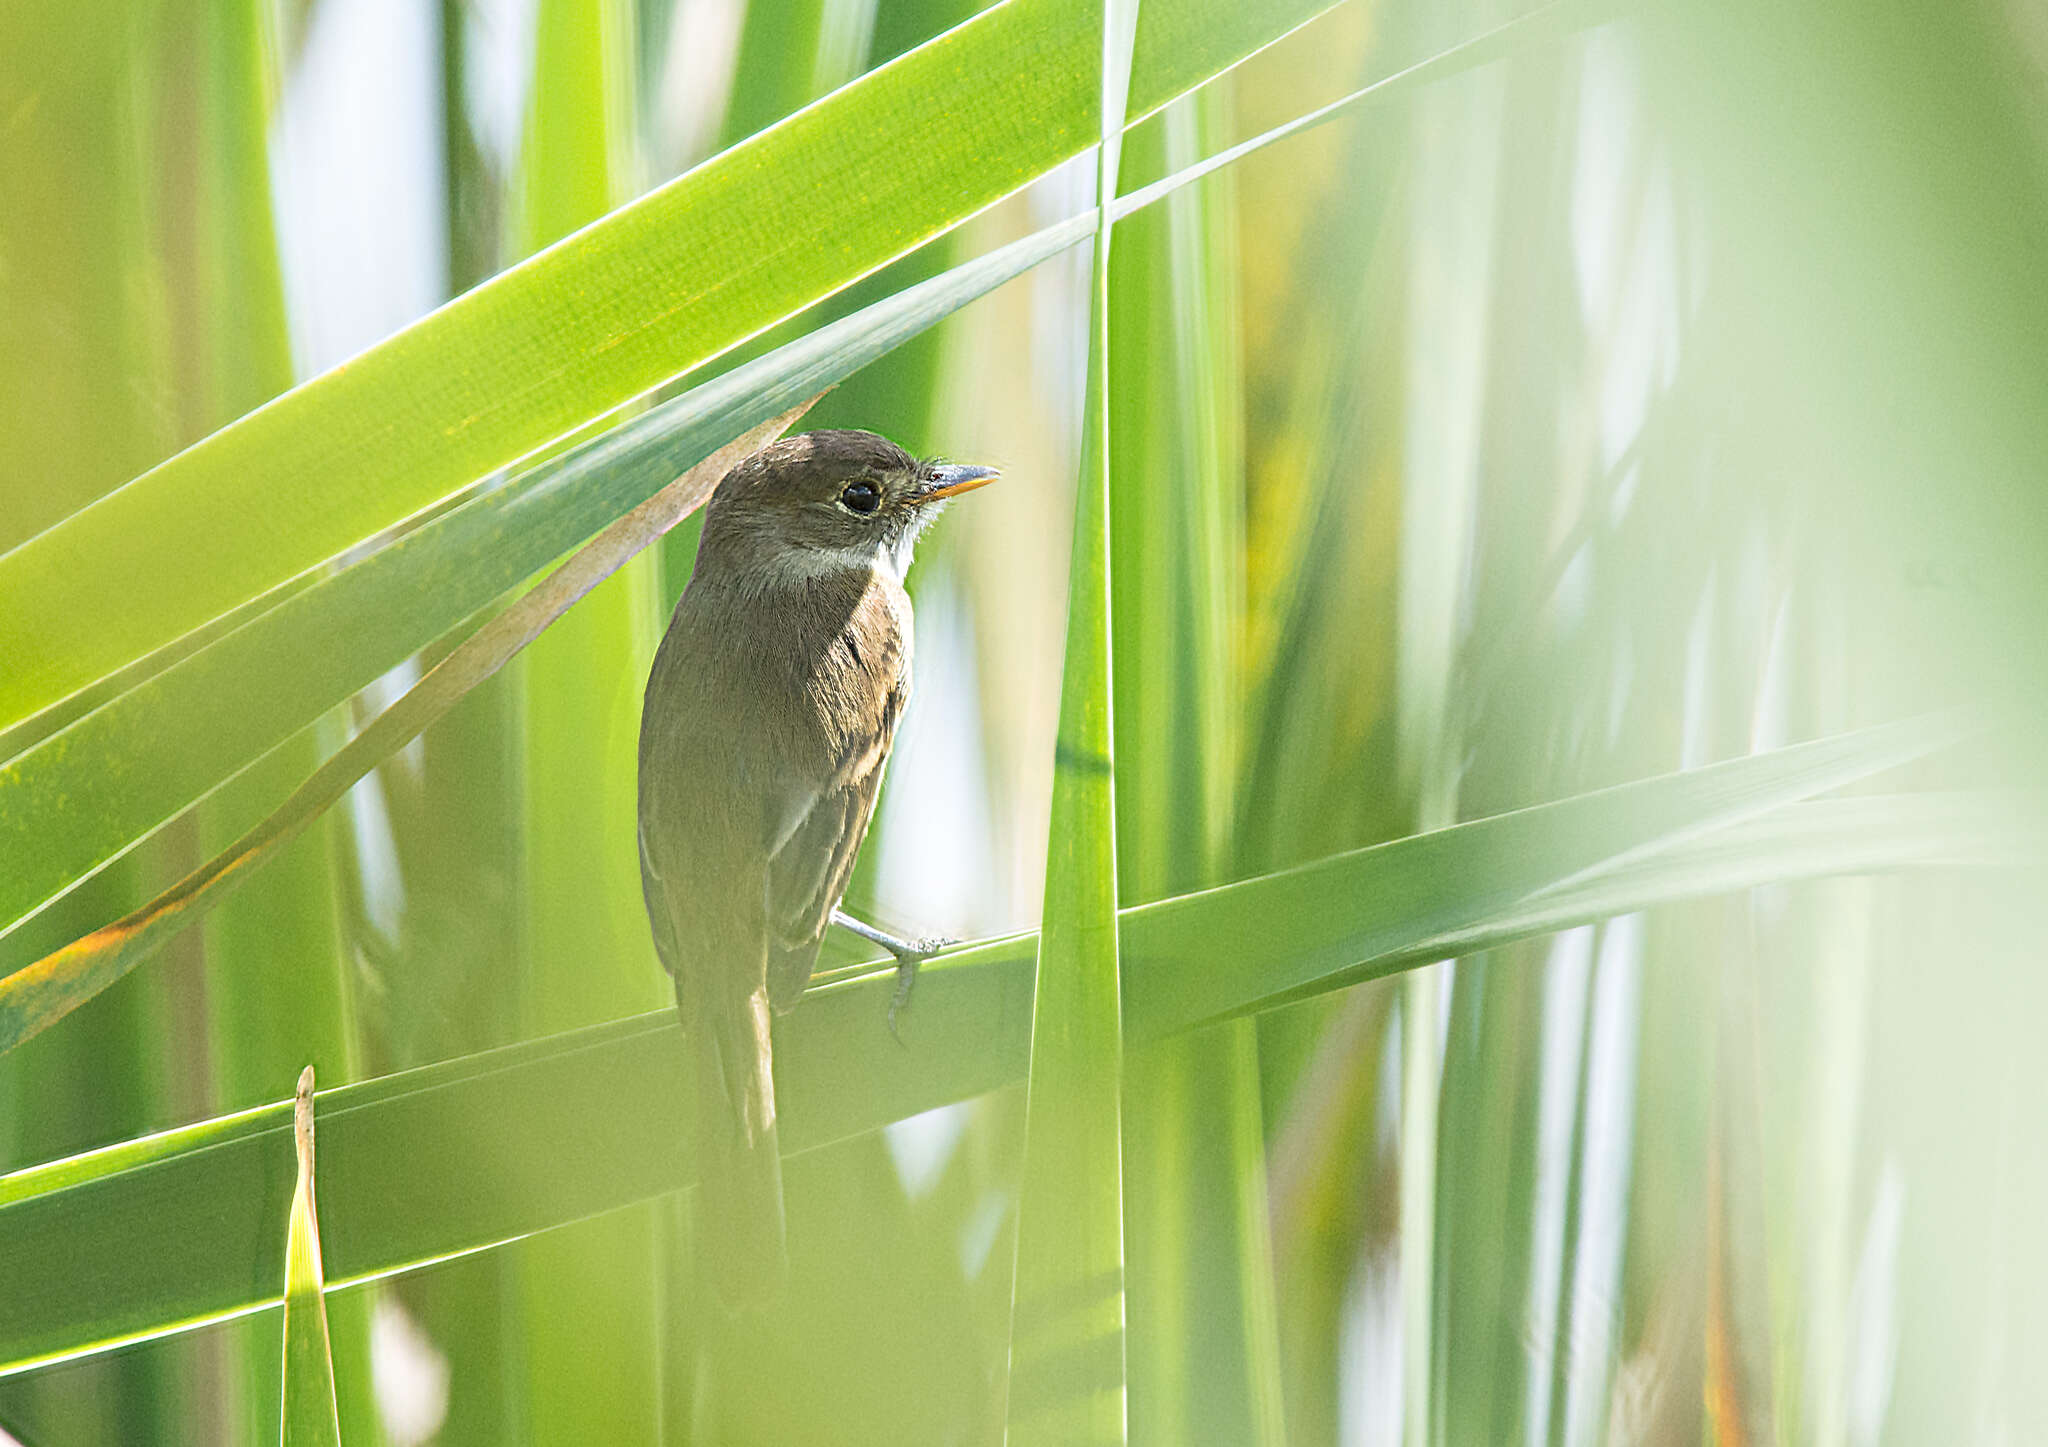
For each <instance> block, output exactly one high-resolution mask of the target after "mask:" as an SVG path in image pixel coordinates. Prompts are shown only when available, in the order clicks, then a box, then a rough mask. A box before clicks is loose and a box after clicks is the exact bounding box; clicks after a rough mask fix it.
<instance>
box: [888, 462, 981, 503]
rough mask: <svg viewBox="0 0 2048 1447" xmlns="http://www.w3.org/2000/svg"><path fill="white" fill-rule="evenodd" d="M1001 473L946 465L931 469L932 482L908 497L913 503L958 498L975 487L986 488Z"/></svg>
mask: <svg viewBox="0 0 2048 1447" xmlns="http://www.w3.org/2000/svg"><path fill="white" fill-rule="evenodd" d="M1001 476H1002V473H1001V472H1000V471H998V470H997V469H996V468H993V467H964V466H961V465H959V464H956V463H950V462H949V463H947V464H946V465H945V466H944V467H934V468H933V469H932V480H931V481H930V482H929V483H928V484H926V485H925V486H923V487H921V488H919V489H918V490H917V491H916V492H914V493H912V494H911V495H910V500H911V501H912V502H914V503H927V502H937V501H938V500H939V499H940V498H945V497H958V496H959V495H960V494H961V493H963V492H972V491H974V489H976V488H977V487H987V486H988V485H989V484H990V483H992V482H994V481H995V480H996V479H997V478H998V477H1001Z"/></svg>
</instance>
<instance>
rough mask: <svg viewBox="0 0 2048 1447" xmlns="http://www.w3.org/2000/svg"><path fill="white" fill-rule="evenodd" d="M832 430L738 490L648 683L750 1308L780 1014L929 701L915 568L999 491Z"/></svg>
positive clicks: (725, 1275) (714, 1207)
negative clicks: (910, 573) (903, 735)
mask: <svg viewBox="0 0 2048 1447" xmlns="http://www.w3.org/2000/svg"><path fill="white" fill-rule="evenodd" d="M992 476H993V473H991V472H989V471H988V470H987V469H982V468H959V467H946V466H942V465H938V464H931V463H920V462H919V461H918V460H917V459H915V458H913V457H911V456H910V455H909V454H908V453H906V452H904V451H903V450H902V449H901V448H899V447H897V446H895V445H894V444H893V443H890V442H887V441H885V440H884V439H882V438H880V437H877V436H875V435H873V434H872V433H867V432H813V433H807V434H804V435H802V436H798V437H790V438H785V439H783V440H782V441H780V442H776V443H772V444H770V445H769V446H767V447H764V448H762V449H761V450H760V451H759V452H756V453H754V454H753V455H752V456H751V457H748V458H747V459H746V460H745V461H743V462H741V463H740V464H739V465H738V466H736V467H735V468H734V469H733V470H732V471H731V472H730V473H728V474H727V475H726V477H725V479H724V480H723V481H722V482H720V483H719V485H718V489H717V491H716V492H715V493H714V494H713V495H712V499H711V504H710V506H709V508H708V509H707V510H706V512H705V517H704V533H703V538H702V541H701V542H700V543H699V545H698V549H697V563H696V569H695V571H694V573H693V574H692V576H691V579H690V585H689V587H688V588H687V589H686V590H685V591H684V593H683V596H682V600H681V601H680V602H679V603H678V604H677V605H676V610H675V614H674V616H673V618H672V619H671V620H670V622H669V626H668V632H667V633H666V635H664V637H663V638H662V641H661V647H660V649H659V651H658V652H657V653H656V655H655V659H654V667H653V670H652V672H651V673H650V674H649V676H648V680H647V696H646V701H645V706H644V709H643V711H642V715H641V723H640V868H641V882H642V885H643V888H644V890H645V893H646V897H647V913H648V917H649V920H650V921H651V923H652V925H653V929H654V939H655V946H656V948H657V950H658V951H659V952H660V955H661V961H662V964H663V966H664V967H665V968H666V969H667V970H668V971H669V973H670V974H671V975H673V976H674V978H675V991H676V1008H677V1010H678V1011H679V1012H680V1013H681V1016H682V1021H683V1029H684V1032H685V1035H686V1037H687V1043H688V1046H689V1048H690V1050H691V1053H692V1056H693V1058H694V1069H695V1078H696V1095H697V1122H696V1137H697V1144H698V1158H699V1169H698V1183H699V1184H698V1199H699V1201H700V1203H701V1205H700V1211H701V1223H702V1224H701V1227H700V1238H701V1239H702V1241H703V1243H704V1259H705V1261H706V1262H707V1264H708V1265H709V1266H710V1267H711V1268H712V1274H713V1276H714V1278H715V1280H716V1282H717V1284H718V1290H719V1294H720V1295H721V1297H723V1298H724V1299H725V1300H726V1301H727V1302H728V1303H730V1304H734V1305H742V1304H751V1303H755V1302H759V1301H762V1300H764V1299H766V1298H768V1297H771V1296H773V1295H774V1293H775V1292H776V1290H777V1289H778V1288H779V1286H780V1283H781V1280H782V1276H783V1271H784V1265H783V1262H784V1256H783V1216H782V1177H781V1161H780V1157H779V1155H778V1152H777V1145H776V1124H775V1083H774V1076H773V1071H772V1061H773V1053H772V1048H771V1042H770V1038H769V1019H770V1015H771V1012H780V1011H786V1010H788V1009H790V1008H791V1007H793V1006H794V1005H795V1004H796V1003H797V1001H798V1000H799V999H800V998H801V997H802V995H803V991H804V986H805V985H806V983H807V982H808V981H809V979H810V975H811V967H812V964H813V963H814V962H815V961H816V959H817V956H818V948H819V945H820V944H821V942H822V941H823V939H824V934H825V929H826V927H827V925H828V924H829V923H830V922H831V918H832V911H833V909H834V908H835V907H836V906H837V905H838V903H839V899H840V896H841V895H842V894H843V893H844V892H845V889H846V881H847V877H848V875H849V874H850V873H851V871H852V868H853V859H854V854H855V851H856V850H857V849H858V848H859V845H860V840H861V837H862V835H863V834H865V833H866V831H867V826H868V819H869V816H870V815H871V814H872V813H873V811H874V804H875V795H876V793H877V791H878V790H879V788H880V786H881V780H882V770H883V766H884V765H885V764H886V763H887V761H888V757H889V747H890V744H891V743H892V742H893V741H894V739H895V733H896V724H897V720H898V719H899V718H900V717H901V716H902V712H903V707H904V704H905V702H906V700H907V698H908V696H909V692H910V666H911V651H912V643H913V638H912V626H911V611H910V599H909V597H908V596H907V595H906V594H905V593H904V591H903V582H902V573H903V567H904V565H905V564H907V563H908V561H909V556H910V550H911V547H912V546H913V545H914V544H915V541H916V538H917V534H918V532H919V531H920V530H921V529H922V527H923V526H924V525H925V524H926V523H927V522H929V521H930V519H931V518H932V516H933V515H934V514H935V513H936V511H937V504H938V503H939V502H941V501H942V500H943V499H944V498H945V497H948V496H951V495H953V494H955V493H958V492H962V491H965V490H966V489H968V488H969V487H973V486H977V485H979V484H980V483H981V482H983V481H986V480H987V479H988V478H990V477H992Z"/></svg>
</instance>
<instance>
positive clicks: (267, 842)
mask: <svg viewBox="0 0 2048 1447" xmlns="http://www.w3.org/2000/svg"><path fill="white" fill-rule="evenodd" d="M809 406H810V403H809V402H808V401H806V402H803V403H799V404H798V405H797V406H796V407H794V408H792V409H790V410H789V411H787V412H785V413H783V414H782V415H781V416H779V417H776V418H773V419H771V420H770V421H768V422H765V423H762V424H760V425H758V426H756V427H755V428H754V429H752V430H751V431H749V432H746V433H743V434H741V435H740V437H739V438H737V439H736V440H735V441H732V442H729V443H727V444H726V445H725V446H724V447H723V448H721V449H720V450H719V451H717V452H714V453H712V454H711V456H710V457H708V458H706V459H705V460H704V461H703V462H700V463H699V464H697V466H696V467H694V468H692V469H691V470H690V471H689V472H687V473H685V474H684V475H683V476H682V477H681V478H679V479H678V480H677V481H676V482H674V483H673V484H671V485H670V486H669V487H668V488H667V489H665V490H663V491H662V492H661V493H658V494H657V495H656V496H655V497H653V498H651V499H649V500H648V501H647V502H645V503H642V504H641V505H640V506H639V507H638V508H636V509H634V511H632V512H630V513H628V514H627V515H626V516H625V517H623V518H621V519H619V520H618V521H617V522H616V523H614V524H612V526H611V527H610V528H608V529H606V530H605V532H604V533H602V534H600V535H599V537H598V538H597V539H596V540H595V541H593V542H592V543H591V544H589V546H587V547H585V548H584V549H583V550H582V551H581V552H579V553H578V554H577V555H576V556H575V557H574V558H572V559H570V560H569V562H567V563H565V564H564V565H563V566H562V567H561V569H559V570H558V571H557V572H556V573H554V574H553V575H552V576H551V577H550V578H549V579H548V581H547V582H546V583H545V584H543V585H542V586H541V587H539V588H536V589H535V590H534V591H533V592H531V593H528V594H526V595H525V596H524V597H523V598H521V599H520V600H519V601H518V602H517V603H515V604H514V605H513V606H512V607H510V608H508V609H506V610H505V612H503V613H501V614H499V615H498V616H497V617H495V618H493V619H492V620H491V621H490V622H489V623H488V624H486V625H485V626H484V627H483V628H480V629H479V630H477V632H476V633H474V634H472V635H471V636H470V637H469V638H468V639H466V640H464V642H463V644H462V646H461V647H459V648H457V649H456V650H455V651H454V652H453V653H451V654H449V655H448V657H446V658H444V659H442V660H441V662H440V663H438V664H436V665H435V666H434V668H433V670H432V671H431V672H429V673H428V674H427V676H426V677H424V678H422V679H421V680H420V682H419V683H418V684H417V685H416V686H415V687H414V688H413V689H412V690H411V691H410V692H409V693H407V694H406V695H405V696H404V697H403V698H401V699H400V700H399V701H398V702H397V703H395V704H393V705H392V706H391V707H390V708H388V709H386V710H385V711H384V712H383V713H381V714H379V715H378V716H377V719H376V721H375V722H374V723H372V724H371V725H370V727H369V728H366V729H365V730H363V732H361V733H359V734H357V735H356V736H355V738H353V739H351V740H349V742H348V744H347V745H346V746H345V747H344V748H343V749H342V750H341V751H340V752H339V753H337V754H335V755H334V756H333V757H332V758H330V759H328V760H327V762H326V763H324V764H322V765H321V766H320V768H319V770H318V771H317V772H315V773H314V775H313V776H312V777H311V778H310V779H308V780H306V782H305V783H303V784H301V785H300V786H299V788H298V789H297V790H296V791H295V792H294V793H293V794H292V796H291V798H290V799H288V800H286V801H285V803H284V804H283V806H281V807H280V808H279V809H278V810H277V812H275V813H273V814H271V815H270V816H269V817H268V818H266V819H265V820H263V822H262V823H260V824H258V825H257V826H256V827H255V828H254V829H252V830H250V831H249V832H248V833H247V834H244V835H243V836H242V837H241V838H240V839H239V840H237V841H236V842H235V844H234V845H233V846H232V847H231V848H230V849H229V850H228V851H227V852H225V853H223V854H220V855H218V856H216V857H215V858H214V859H213V860H211V861H210V862H208V863H207V864H205V865H203V866H202V867H201V868H199V869H198V870H196V871H194V872H193V873H192V874H189V875H187V876H186V877H185V878H184V879H182V880H180V881H178V883H176V884H174V885H172V886H171V888H170V889H168V890H166V891H165V892H164V893H163V894H160V895H158V896H157V897H156V898H155V899H153V900H151V901H150V902H149V903H148V904H145V905H143V906H141V907H140V908H139V909H136V910H134V911H131V912H130V913H129V914H127V915H124V916H123V917H122V918H121V919H119V920H116V921H115V922H114V923H113V924H110V925H107V926H104V927H103V928H101V929H98V930H95V931H94V932H93V933H92V934H89V935H87V936H85V937H84V938H83V939H80V940H77V941H74V942H73V943H72V944H70V945H67V946H65V947H64V948H63V949H61V950H58V951H56V952H55V953H53V954H50V955H46V956H44V957H43V958H42V959H40V960H38V961H37V962H36V963H34V964H32V965H29V966H27V967H26V968H24V969H20V970H17V971H15V972H14V973H13V974H11V975H8V976H7V977H6V978H5V979H0V1051H4V1050H9V1049H12V1048H13V1047H14V1046H15V1045H18V1044H20V1043H21V1041H23V1040H25V1039H27V1038H29V1037H30V1036H32V1035H35V1034H37V1033H39V1032H40V1031H42V1030H45V1029H47V1028H48V1027H49V1026H50V1025H52V1024H54V1023H55V1022H56V1021H58V1020H60V1019H62V1018H63V1017H64V1016H65V1015H66V1014H68V1013H69V1012H70V1011H72V1010H74V1009H76V1008H77V1007H78V1006H79V1005H81V1004H83V1003H84V1002H85V1001H86V1000H89V999H91V998H92V997H93V996H94V995H95V994H97V993H99V992H100V991H101V990H103V989H105V988H106V987H107V986H108V985H110V984H112V983H113V982H114V981H115V980H117V979H119V978H120V977H121V976H122V975H124V974H126V973H127V972H128V971H129V970H131V969H133V968H134V967H135V966H136V965H137V964H139V963H141V961H142V960H143V959H144V958H145V957H146V956H147V955H148V954H149V953H150V952H151V951H152V950H154V949H155V948H157V947H158V946H159V945H160V944H162V943H163V941H164V940H165V939H167V938H169V937H170V936H171V935H172V934H174V933H176V932H177V931H178V930H179V929H182V928H183V927H184V926H185V925H187V924H189V923H191V922H192V921H193V920H194V919H196V918H198V917H199V916H200V915H201V914H203V913H204V912H205V911H206V909H208V908H210V907H211V905H212V904H213V903H214V902H215V901H217V900H218V899H219V898H220V897H221V896H222V895H223V894H224V893H225V892H226V891H227V890H230V889H232V888H234V887H235V886H236V885H237V884H239V883H241V881H242V880H243V879H244V878H246V877H247V876H248V875H249V873H250V872H251V871H253V870H254V869H255V868H256V867H257V866H259V865H260V864H261V863H262V862H263V861H264V860H265V859H266V858H268V857H270V856H272V855H274V854H275V853H277V851H279V850H280V849H282V848H283V847H284V846H285V845H287V844H289V843H290V842H291V840H292V839H293V838H295V837H296V836H297V835H298V834H299V832H300V831H301V830H303V829H304V828H305V827H306V826H307V825H308V824H309V823H311V822H312V821H313V820H315V819H317V818H318V817H319V816H320V815H321V813H322V812H323V811H325V810H326V809H327V808H328V807H329V806H330V805H332V804H333V803H334V802H335V801H336V800H337V799H339V798H340V797H341V796H342V794H343V793H345V792H346V791H347V790H348V789H349V787H350V786H352V785H353V784H354V783H355V782H356V781H357V780H358V779H360V778H362V777H363V775H365V774H367V773H368V772H369V771H370V770H371V769H372V768H374V767H375V766H376V765H377V763H378V762H379V761H380V760H382V759H384V758H386V757H388V756H389V755H390V754H391V753H392V752H393V751H395V750H396V749H398V748H399V747H401V746H402V745H404V744H405V743H407V742H408V741H410V740H411V739H412V738H414V737H416V736H417V735H418V733H419V731H420V730H421V729H423V728H425V727H426V726H427V725H428V724H430V723H432V722H433V721H434V720H435V719H437V718H439V717H440V716H441V715H442V714H444V713H446V712H447V711H448V710H449V709H450V708H452V707H453V706H454V705H455V704H456V703H457V702H458V701H459V700H460V699H461V698H462V697H463V695H465V694H466V693H468V692H469V690H470V689H472V688H474V687H475V686H476V685H477V684H478V683H479V682H481V681H482V680H483V679H485V678H488V677H489V676H490V675H491V674H493V673H495V672H496V671H497V670H498V669H499V668H500V667H502V666H503V665H504V663H505V662H506V660H507V659H509V658H511V657H512V655H514V654H515V653H517V652H518V651H519V650H520V649H522V648H524V647H525V646H526V645H527V644H528V643H530V642H532V641H533V639H534V638H535V637H537V636H538V635H539V634H540V631H541V630H542V629H543V628H545V627H546V626H547V625H548V624H549V623H551V622H553V621H554V619H556V618H557V617H559V616H561V614H562V612H563V611H564V610H565V609H567V608H568V607H569V605H570V604H572V603H574V602H575V601H576V600H577V599H578V598H580V597H582V596H583V595H584V594H585V593H587V592H589V591H590V589H591V588H593V587H595V586H596V585H597V584H598V583H599V582H602V581H603V580H604V579H605V578H606V577H608V576H610V575H611V573H612V572H613V571H614V570H615V569H617V568H618V566H619V565H620V564H621V563H622V562H624V561H625V560H627V559H628V558H631V557H632V556H633V555H634V554H635V553H637V552H639V551H640V550H641V549H643V548H645V547H646V546H647V545H648V544H649V543H651V542H652V541H654V539H656V538H658V537H660V536H661V534H662V533H663V532H665V531H666V530H667V529H668V528H670V527H672V526H673V525H674V524H675V521H676V519H677V518H679V517H681V516H682V515H683V514H685V513H687V512H689V511H691V510H693V509H694V508H696V507H698V506H701V505H702V503H703V501H704V498H705V497H706V496H707V495H708V494H709V493H710V491H711V489H712V487H713V486H715V485H716V483H717V481H718V479H719V478H720V477H722V476H724V475H725V473H726V471H727V470H728V469H730V468H731V466H732V465H733V463H735V462H737V461H738V460H739V459H740V458H742V457H744V456H746V455H747V454H748V453H750V452H752V451H753V450H754V449H755V448H757V447H759V446H760V445H761V444H762V443H763V442H765V441H767V440H768V439H770V438H772V437H775V436H778V435H780V434H781V432H782V431H783V430H784V429H785V428H787V427H788V426H789V424H790V423H791V422H793V421H794V420H795V419H796V418H797V417H799V416H801V415H802V414H803V412H804V411H805V409H806V408H808V407H809Z"/></svg>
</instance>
